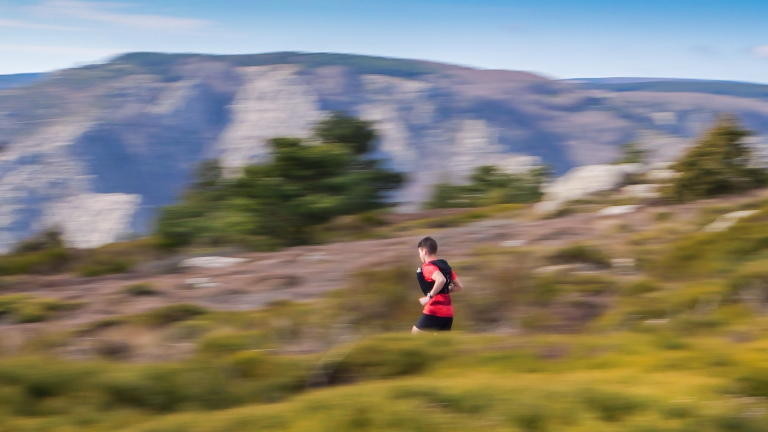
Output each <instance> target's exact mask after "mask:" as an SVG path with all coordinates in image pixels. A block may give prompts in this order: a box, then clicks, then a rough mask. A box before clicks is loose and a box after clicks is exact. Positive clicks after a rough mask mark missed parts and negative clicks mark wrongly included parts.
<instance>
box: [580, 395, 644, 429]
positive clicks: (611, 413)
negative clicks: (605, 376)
mask: <svg viewBox="0 0 768 432" xmlns="http://www.w3.org/2000/svg"><path fill="white" fill-rule="evenodd" d="M581 400H582V402H583V403H584V405H586V406H587V407H588V408H589V409H591V410H593V411H595V412H596V413H597V414H598V416H600V418H601V419H602V420H603V421H607V422H618V421H621V420H622V419H624V418H625V417H627V416H629V415H632V414H634V413H636V412H638V411H641V410H642V409H644V408H645V407H646V403H645V402H644V401H643V400H642V399H640V398H638V397H637V396H633V395H630V394H627V393H621V392H616V391H606V390H598V389H586V390H583V391H582V394H581Z"/></svg>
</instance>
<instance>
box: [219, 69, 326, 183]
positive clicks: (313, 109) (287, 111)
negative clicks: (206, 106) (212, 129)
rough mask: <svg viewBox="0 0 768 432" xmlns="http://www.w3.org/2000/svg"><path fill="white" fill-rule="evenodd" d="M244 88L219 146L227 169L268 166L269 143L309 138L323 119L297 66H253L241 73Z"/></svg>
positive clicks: (240, 92)
mask: <svg viewBox="0 0 768 432" xmlns="http://www.w3.org/2000/svg"><path fill="white" fill-rule="evenodd" d="M238 72H239V73H240V74H241V75H242V79H243V82H244V84H243V86H242V87H240V89H239V90H238V91H237V94H236V95H235V99H234V100H233V101H232V103H231V104H230V106H229V109H230V110H231V114H232V119H231V121H230V123H229V125H228V126H227V128H226V129H224V131H223V132H222V134H221V136H220V138H219V141H218V143H217V146H218V148H219V151H220V152H221V164H222V166H223V167H225V168H240V167H243V166H245V165H248V164H253V163H260V162H265V161H266V160H267V158H268V157H269V152H270V149H269V146H268V141H269V140H270V139H271V138H275V137H281V136H296V137H306V136H307V135H309V134H310V132H311V130H312V127H313V126H314V125H315V124H316V123H317V122H318V121H319V120H321V119H322V117H323V114H322V113H321V111H320V106H319V101H318V97H317V95H316V94H315V92H313V91H312V88H311V87H309V85H307V84H306V83H305V82H304V80H302V79H301V77H299V76H298V75H297V72H298V67H296V66H285V65H282V66H254V67H247V68H242V69H240V70H238Z"/></svg>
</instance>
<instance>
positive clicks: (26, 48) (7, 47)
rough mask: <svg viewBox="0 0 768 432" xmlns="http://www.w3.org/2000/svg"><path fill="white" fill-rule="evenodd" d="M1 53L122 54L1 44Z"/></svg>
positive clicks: (48, 46)
mask: <svg viewBox="0 0 768 432" xmlns="http://www.w3.org/2000/svg"><path fill="white" fill-rule="evenodd" d="M0 51H20V52H33V53H42V54H74V55H86V56H93V57H106V56H111V55H115V54H118V53H120V52H121V51H120V50H107V49H96V48H83V47H70V46H57V45H18V44H0Z"/></svg>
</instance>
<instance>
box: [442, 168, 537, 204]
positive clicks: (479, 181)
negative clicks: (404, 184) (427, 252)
mask: <svg viewBox="0 0 768 432" xmlns="http://www.w3.org/2000/svg"><path fill="white" fill-rule="evenodd" d="M546 177H547V171H546V169H545V168H536V169H532V170H530V171H528V172H525V173H521V174H507V173H504V172H500V171H499V170H498V168H496V167H495V166H481V167H478V168H476V170H475V173H474V174H473V175H472V178H471V182H470V184H468V185H451V184H447V183H442V184H439V185H437V186H436V187H435V192H434V196H433V197H432V200H431V201H430V202H429V203H427V208H457V207H483V206H491V205H496V204H512V203H518V204H525V203H533V202H536V201H538V200H539V199H540V198H541V196H542V195H543V193H542V192H541V186H542V184H543V183H544V181H545V180H546Z"/></svg>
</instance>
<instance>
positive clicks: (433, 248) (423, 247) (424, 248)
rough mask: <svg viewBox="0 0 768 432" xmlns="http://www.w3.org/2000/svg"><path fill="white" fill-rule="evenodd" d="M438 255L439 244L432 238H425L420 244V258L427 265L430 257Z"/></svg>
mask: <svg viewBox="0 0 768 432" xmlns="http://www.w3.org/2000/svg"><path fill="white" fill-rule="evenodd" d="M435 255H437V242H436V241H435V239H433V238H432V237H424V238H423V239H421V241H420V242H419V258H420V259H421V262H423V263H426V262H427V261H428V260H429V259H428V258H430V257H434V256H435Z"/></svg>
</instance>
